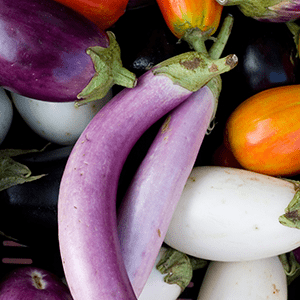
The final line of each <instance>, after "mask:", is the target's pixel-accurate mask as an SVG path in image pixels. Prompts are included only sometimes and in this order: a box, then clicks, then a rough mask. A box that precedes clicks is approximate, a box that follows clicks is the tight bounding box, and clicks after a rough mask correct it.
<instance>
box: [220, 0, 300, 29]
mask: <svg viewBox="0 0 300 300" xmlns="http://www.w3.org/2000/svg"><path fill="white" fill-rule="evenodd" d="M216 1H217V2H218V3H219V4H221V5H224V6H233V5H237V6H238V8H239V9H240V10H241V11H242V13H243V14H244V15H245V16H247V17H252V18H254V19H256V20H258V21H265V22H275V23H285V22H289V21H294V20H296V19H299V18H300V1H299V0H216Z"/></svg>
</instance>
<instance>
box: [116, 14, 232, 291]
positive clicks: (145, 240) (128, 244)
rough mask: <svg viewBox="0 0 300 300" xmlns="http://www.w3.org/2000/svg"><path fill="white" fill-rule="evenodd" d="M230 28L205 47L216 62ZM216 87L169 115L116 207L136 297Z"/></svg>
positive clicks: (228, 21)
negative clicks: (209, 45) (117, 207)
mask: <svg viewBox="0 0 300 300" xmlns="http://www.w3.org/2000/svg"><path fill="white" fill-rule="evenodd" d="M232 25H233V17H232V16H227V17H226V18H225V20H224V23H223V25H222V27H221V30H220V33H219V35H218V38H217V42H215V43H214V44H213V46H212V47H211V48H210V52H209V55H210V57H212V58H213V59H217V58H219V57H220V55H221V53H222V51H223V49H224V47H225V45H226V42H227V40H228V38H229V35H230V33H231V28H232ZM195 34H196V35H198V32H196V33H195ZM193 40H194V39H193ZM194 41H196V42H195V43H191V46H192V47H193V48H194V49H195V50H197V51H200V50H201V49H202V50H203V51H204V52H205V53H206V50H205V49H204V48H203V47H202V46H204V45H202V43H200V44H199V43H198V41H199V39H196V40H194ZM221 87H222V81H221V77H220V76H216V77H214V78H213V79H212V80H210V81H209V82H208V83H207V84H206V85H205V86H204V87H202V88H201V89H200V90H198V91H196V92H195V93H193V94H192V95H191V96H190V97H189V98H188V99H187V100H186V101H184V102H183V103H181V104H180V105H178V106H177V107H176V108H175V109H174V110H172V111H171V112H170V113H169V114H168V116H167V117H166V119H165V122H164V123H163V124H162V126H161V128H160V130H159V132H158V134H157V136H156V137H155V139H154V141H153V143H152V144H151V146H150V148H149V150H148V152H147V154H146V156H145V158H144V160H143V161H142V163H141V164H140V166H139V168H138V169H137V172H136V173H135V175H134V177H133V179H132V181H131V184H130V185H129V188H128V190H127V192H126V194H125V197H124V199H123V201H122V203H121V205H120V208H119V211H118V234H119V239H120V244H121V251H122V255H123V258H124V262H125V267H126V270H127V273H128V276H129V279H130V281H131V284H132V286H133V289H134V291H135V293H136V295H137V296H139V295H140V294H141V292H142V290H143V288H144V285H145V283H146V281H147V278H148V276H149V275H150V273H151V270H152V267H153V266H154V264H155V259H156V256H157V255H158V253H159V250H160V248H161V246H162V243H163V241H164V238H165V235H166V233H167V230H168V227H169V224H170V222H171V218H172V215H173V213H174V211H175V208H176V205H177V203H178V201H179V199H180V196H181V193H182V191H183V188H184V186H185V184H186V181H187V179H188V177H189V175H190V172H191V171H192V168H193V166H194V164H195V162H196V159H197V156H198V153H199V150H200V148H201V145H202V142H203V139H204V136H205V134H206V133H207V131H208V129H209V125H210V122H211V121H212V120H213V119H214V117H215V113H216V110H217V104H218V98H219V95H220V92H221ZM141 228H142V230H141Z"/></svg>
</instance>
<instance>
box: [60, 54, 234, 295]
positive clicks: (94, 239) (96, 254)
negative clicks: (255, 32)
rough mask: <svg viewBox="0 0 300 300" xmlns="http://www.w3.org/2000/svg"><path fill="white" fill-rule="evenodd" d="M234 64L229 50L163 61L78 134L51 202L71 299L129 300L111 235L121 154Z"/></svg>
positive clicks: (118, 251) (116, 241)
mask: <svg viewBox="0 0 300 300" xmlns="http://www.w3.org/2000/svg"><path fill="white" fill-rule="evenodd" d="M236 63H237V57H236V56H235V55H230V56H228V57H226V58H224V59H221V60H214V61H211V60H209V59H208V58H207V57H205V56H203V55H201V54H199V53H197V52H189V53H185V54H183V55H179V56H177V57H174V58H171V59H170V60H167V61H164V62H163V63H161V64H160V65H159V66H156V67H155V68H153V69H152V70H150V71H148V72H146V73H145V74H144V75H142V77H140V78H139V81H138V84H137V86H136V87H135V88H134V89H123V90H122V91H121V92H120V93H118V94H117V95H116V96H115V97H114V98H113V99H112V100H111V101H110V102H109V103H108V104H107V105H105V106H104V107H103V109H102V110H100V111H99V113H98V114H97V115H96V116H95V117H94V118H93V120H92V121H91V122H90V123H89V125H88V126H87V127H86V129H85V130H84V132H83V133H82V134H81V136H80V138H79V139H78V140H77V142H76V144H75V146H74V148H73V150H72V153H71V154H70V157H69V159H68V162H67V165H66V168H65V171H64V174H63V177H62V180H61V185H60V191H59V201H58V229H59V230H58V233H59V244H60V251H61V256H62V261H63V267H64V271H65V275H66V280H67V282H68V285H69V287H70V290H71V293H72V296H73V298H74V300H77V299H78V300H80V299H89V300H92V299H115V300H117V299H119V300H121V299H124V300H125V299H126V300H129V299H132V300H133V299H136V296H135V294H134V291H133V289H132V286H131V284H130V281H129V278H128V275H127V272H126V269H125V265H124V261H123V258H122V253H121V249H120V243H119V238H118V233H117V218H116V194H117V185H118V179H119V176H120V172H121V169H122V167H123V165H124V162H125V160H126V157H127V155H128V153H129V152H130V149H131V148H132V147H133V145H134V144H135V142H136V141H137V140H138V138H139V137H140V136H141V135H142V134H143V133H144V132H145V130H146V129H148V128H149V126H151V125H152V124H153V123H154V122H156V121H157V120H158V119H159V118H161V117H162V116H163V115H165V114H166V113H167V112H168V111H170V110H172V109H173V108H174V107H176V106H177V105H179V104H180V103H181V102H183V101H184V100H186V99H187V97H189V96H190V95H191V94H192V91H193V90H197V89H200V88H201V87H202V86H203V85H204V84H205V83H206V82H207V81H209V80H210V79H212V78H213V77H215V76H216V75H219V74H221V73H222V72H226V71H229V70H230V69H231V68H232V67H234V66H235V65H236ZM198 72H199V73H198ZM190 84H192V85H194V88H192V87H191V86H190Z"/></svg>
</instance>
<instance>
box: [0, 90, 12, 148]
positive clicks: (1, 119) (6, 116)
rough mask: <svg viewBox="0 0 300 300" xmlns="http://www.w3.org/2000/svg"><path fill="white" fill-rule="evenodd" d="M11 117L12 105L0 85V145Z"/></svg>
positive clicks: (9, 124)
mask: <svg viewBox="0 0 300 300" xmlns="http://www.w3.org/2000/svg"><path fill="white" fill-rule="evenodd" d="M12 119H13V106H12V103H11V101H10V99H9V98H8V96H7V94H6V92H5V90H4V89H3V88H1V87H0V145H1V144H2V142H3V141H4V139H5V137H6V135H7V133H8V130H9V128H10V126H11V123H12Z"/></svg>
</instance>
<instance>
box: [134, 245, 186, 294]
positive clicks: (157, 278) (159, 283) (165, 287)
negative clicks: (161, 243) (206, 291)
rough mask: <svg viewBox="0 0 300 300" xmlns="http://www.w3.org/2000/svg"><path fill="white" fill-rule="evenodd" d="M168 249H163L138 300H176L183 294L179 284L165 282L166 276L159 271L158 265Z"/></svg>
mask: <svg viewBox="0 0 300 300" xmlns="http://www.w3.org/2000/svg"><path fill="white" fill-rule="evenodd" d="M165 251H166V248H164V247H161V248H160V251H159V253H158V255H157V258H156V260H155V265H154V267H153V269H152V271H151V273H150V276H149V277H148V279H147V281H146V284H145V286H144V288H143V290H142V292H141V294H140V296H139V298H138V300H157V299H164V300H176V299H177V298H178V297H179V295H180V294H181V288H180V286H179V285H177V284H169V283H166V282H165V281H164V277H165V276H166V274H162V273H161V272H160V271H158V270H157V268H156V265H157V264H158V262H159V261H160V259H161V258H162V256H163V255H164V252H165Z"/></svg>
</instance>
